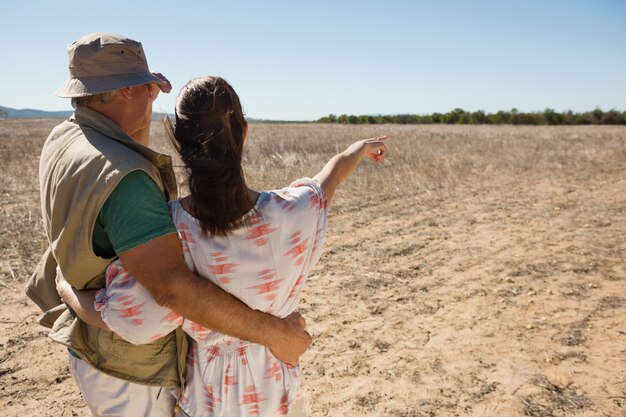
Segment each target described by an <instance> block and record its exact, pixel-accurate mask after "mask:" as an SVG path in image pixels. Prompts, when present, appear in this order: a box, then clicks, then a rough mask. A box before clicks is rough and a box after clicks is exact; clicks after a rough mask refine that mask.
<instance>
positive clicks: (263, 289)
mask: <svg viewBox="0 0 626 417" xmlns="http://www.w3.org/2000/svg"><path fill="white" fill-rule="evenodd" d="M282 281H284V280H283V279H275V280H274V281H268V282H264V283H261V284H257V285H252V286H250V287H248V288H249V289H251V290H256V294H257V295H260V294H267V293H270V292H274V291H278V290H280V283H281V282H282Z"/></svg>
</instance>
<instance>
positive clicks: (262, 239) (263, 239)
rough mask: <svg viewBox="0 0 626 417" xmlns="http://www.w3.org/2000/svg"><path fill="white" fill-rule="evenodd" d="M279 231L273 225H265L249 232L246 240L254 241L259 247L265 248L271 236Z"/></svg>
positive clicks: (250, 229)
mask: <svg viewBox="0 0 626 417" xmlns="http://www.w3.org/2000/svg"><path fill="white" fill-rule="evenodd" d="M276 230H278V228H277V227H272V224H271V223H263V224H260V225H258V226H255V227H251V228H249V229H248V230H247V232H246V233H247V235H246V240H253V241H254V243H255V244H256V245H257V246H264V245H266V244H267V242H269V235H270V233H272V232H275V231H276Z"/></svg>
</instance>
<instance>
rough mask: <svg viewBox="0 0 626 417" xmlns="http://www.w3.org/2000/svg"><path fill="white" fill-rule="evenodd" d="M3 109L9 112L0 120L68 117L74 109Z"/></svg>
mask: <svg viewBox="0 0 626 417" xmlns="http://www.w3.org/2000/svg"><path fill="white" fill-rule="evenodd" d="M0 109H1V110H4V111H5V112H7V114H6V115H4V114H3V115H1V116H0V120H2V119H4V118H6V119H68V118H69V117H70V116H71V115H72V113H74V111H73V110H65V111H45V110H36V109H13V108H11V107H5V106H0ZM152 119H153V120H160V119H161V113H153V114H152Z"/></svg>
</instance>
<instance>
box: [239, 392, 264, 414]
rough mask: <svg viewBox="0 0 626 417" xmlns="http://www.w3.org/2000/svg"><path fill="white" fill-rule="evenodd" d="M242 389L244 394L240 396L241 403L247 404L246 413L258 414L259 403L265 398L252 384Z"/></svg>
mask: <svg viewBox="0 0 626 417" xmlns="http://www.w3.org/2000/svg"><path fill="white" fill-rule="evenodd" d="M243 391H244V394H243V395H242V396H241V405H248V414H252V415H257V414H260V413H261V406H260V405H259V403H260V402H263V401H265V398H263V396H262V395H261V394H259V393H258V392H257V390H256V387H255V386H254V385H248V386H247V387H245V388H244V389H243Z"/></svg>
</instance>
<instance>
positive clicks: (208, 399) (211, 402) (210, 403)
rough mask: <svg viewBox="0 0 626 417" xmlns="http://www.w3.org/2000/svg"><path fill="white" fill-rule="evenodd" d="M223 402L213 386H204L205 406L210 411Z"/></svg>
mask: <svg viewBox="0 0 626 417" xmlns="http://www.w3.org/2000/svg"><path fill="white" fill-rule="evenodd" d="M219 402H221V400H220V398H219V397H218V396H217V394H215V393H214V392H213V386H211V385H205V386H204V406H205V408H206V410H207V411H208V412H209V413H212V412H213V409H214V408H215V406H216V405H217V403H219Z"/></svg>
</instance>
